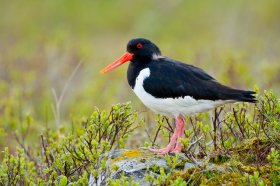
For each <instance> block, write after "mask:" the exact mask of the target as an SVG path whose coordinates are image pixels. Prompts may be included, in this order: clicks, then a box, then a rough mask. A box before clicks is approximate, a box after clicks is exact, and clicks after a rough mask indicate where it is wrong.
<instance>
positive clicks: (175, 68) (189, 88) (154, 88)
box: [143, 58, 256, 102]
mask: <svg viewBox="0 0 280 186" xmlns="http://www.w3.org/2000/svg"><path fill="white" fill-rule="evenodd" d="M149 68H150V76H149V78H146V79H145V80H144V83H143V86H144V89H145V91H147V92H148V93H150V94H151V95H153V96H154V97H157V98H178V97H184V96H191V97H193V98H194V99H204V100H237V101H245V102H255V101H256V100H255V96H254V95H253V94H255V92H253V91H244V90H237V89H233V88H230V87H227V86H224V85H222V84H220V83H219V82H217V81H216V80H215V79H214V78H213V77H211V76H210V75H208V74H207V73H206V72H204V71H203V70H202V69H200V68H197V67H194V66H192V65H187V64H184V63H180V62H177V61H173V60H171V59H168V58H164V59H161V60H160V61H157V62H156V61H154V62H152V63H150V65H149Z"/></svg>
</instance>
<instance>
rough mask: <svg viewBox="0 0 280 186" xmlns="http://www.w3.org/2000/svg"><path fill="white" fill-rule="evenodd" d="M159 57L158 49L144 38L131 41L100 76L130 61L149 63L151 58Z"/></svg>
mask: <svg viewBox="0 0 280 186" xmlns="http://www.w3.org/2000/svg"><path fill="white" fill-rule="evenodd" d="M159 55H161V52H160V50H159V48H158V47H157V46H156V45H155V44H154V43H152V42H151V41H149V40H148V39H144V38H136V39H131V40H130V41H129V42H128V44H127V51H126V53H125V54H124V55H123V56H122V57H120V58H119V59H118V60H116V61H115V62H113V63H112V64H111V65H108V66H107V67H105V68H104V69H103V70H101V71H100V72H101V73H102V74H104V73H106V72H109V71H111V70H113V69H115V68H117V67H118V66H120V65H122V64H123V63H125V62H128V61H131V62H134V61H142V62H145V61H150V60H151V59H152V58H153V57H155V56H159Z"/></svg>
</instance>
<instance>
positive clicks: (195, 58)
mask: <svg viewBox="0 0 280 186" xmlns="http://www.w3.org/2000/svg"><path fill="white" fill-rule="evenodd" d="M0 11H1V17H0V33H1V34H0V151H1V153H0V160H1V164H0V184H2V185H7V184H18V185H22V184H25V185H30V184H31V183H33V184H38V185H40V184H41V185H44V184H47V182H49V183H53V184H57V185H66V184H70V183H72V184H74V183H76V184H77V185H80V184H85V183H87V181H88V175H89V174H90V172H91V170H98V171H97V172H96V171H95V172H93V174H95V176H96V175H97V174H101V173H102V172H103V173H102V174H105V173H106V171H107V170H104V169H105V167H104V163H105V161H106V158H107V157H106V155H105V154H106V153H105V152H107V151H109V150H110V149H111V148H114V147H115V146H119V147H127V148H138V147H140V146H152V145H153V146H156V147H158V146H163V144H166V143H167V142H168V139H169V136H170V134H171V132H172V131H173V121H171V120H170V119H169V118H163V117H161V116H158V117H157V118H155V117H154V115H153V114H151V112H150V111H148V110H147V109H146V108H144V107H143V105H142V104H141V103H140V101H139V100H138V99H137V98H136V96H135V95H134V94H133V93H132V92H131V90H130V87H129V86H128V85H127V82H126V74H125V73H126V67H125V66H124V67H123V68H119V69H117V70H115V71H114V72H112V73H110V74H106V75H103V76H101V75H99V70H100V69H102V68H103V67H104V66H106V65H107V64H110V63H111V62H112V61H113V60H115V59H116V58H118V57H119V56H120V55H121V54H122V53H123V52H124V51H125V47H126V46H125V45H126V43H127V41H128V40H129V39H131V38H133V37H146V38H149V39H151V40H152V41H154V42H155V43H157V44H158V46H160V48H161V50H162V52H163V54H164V55H167V56H170V57H172V58H175V59H179V60H182V61H185V62H188V63H191V64H193V65H196V66H199V67H201V68H203V69H205V70H206V71H207V72H209V73H210V74H211V75H212V76H214V77H215V78H216V79H218V80H219V81H221V82H222V83H225V84H228V85H230V86H233V87H236V88H243V89H254V88H255V89H259V90H258V92H259V94H260V96H259V98H258V99H259V102H258V103H257V104H256V105H248V104H237V105H229V106H226V107H223V108H219V109H217V110H216V111H215V112H214V114H213V116H212V118H213V119H211V121H210V119H209V116H208V114H207V113H204V114H199V115H197V116H194V117H189V118H187V119H188V126H187V128H186V131H185V137H186V138H184V139H182V142H183V143H184V144H185V151H184V153H186V154H187V156H188V158H189V159H188V160H187V161H196V160H199V161H202V160H204V162H205V164H206V165H208V164H210V165H211V163H214V164H215V166H216V167H215V168H213V167H212V168H211V167H209V166H202V167H200V168H193V169H190V170H188V171H187V172H184V171H183V170H182V171H180V172H175V171H172V170H171V171H170V172H168V173H167V172H165V170H160V173H161V176H160V177H159V178H155V179H156V180H155V179H154V178H152V177H149V176H148V177H147V179H148V180H150V182H151V183H154V184H155V183H161V184H169V183H170V184H173V185H184V184H187V183H188V184H190V183H192V184H201V185H211V184H212V185H215V184H217V183H218V182H221V183H222V182H223V183H225V184H235V185H237V184H244V185H265V184H271V185H272V184H273V183H274V184H275V185H277V184H279V153H280V152H279V127H280V126H279V99H278V98H279V93H280V84H279V82H280V73H279V71H280V63H279V59H280V37H279V33H280V22H279V17H280V1H278V0H266V1H254V2H251V1H242V0H236V1H231V2H229V1H224V0H209V1H180V0H179V1H166V2H164V3H161V2H160V1H150V0H144V1H134V2H131V1H129V0H120V1H112V0H108V1H102V0H94V1H93V0H85V1H82V2H80V1H75V0H67V1H66V0H48V1H45V2H40V1H36V0H26V1H7V0H6V1H5V0H4V1H1V6H0ZM256 87H259V88H256ZM266 89H272V90H273V91H268V92H264V91H263V90H266ZM127 101H132V105H130V104H119V105H115V106H113V107H111V105H112V104H116V103H122V102H127ZM95 107H97V108H99V109H100V110H105V111H99V110H98V109H97V108H95ZM110 108H111V110H110ZM131 108H134V109H135V110H137V112H136V111H134V109H133V110H132V109H131ZM107 111H108V112H107ZM110 111H111V112H110ZM92 112H93V113H92ZM218 116H219V117H218ZM139 125H141V127H138V126H139ZM213 126H215V127H214V128H215V129H216V130H214V131H213ZM135 127H138V128H137V129H136V130H135ZM132 132H133V133H132ZM101 134H103V136H102V135H101ZM111 134H115V135H111ZM211 141H213V142H212V143H210V142H211ZM101 155H102V156H101ZM98 157H102V158H101V159H99V158H98ZM167 158H171V159H172V158H174V157H173V156H170V157H169V156H167ZM170 161H175V159H174V160H170ZM175 165H176V166H177V164H176V163H174V166H175ZM178 166H179V167H180V166H181V164H180V163H179V165H178ZM109 182H110V184H112V185H114V184H118V183H125V182H126V183H127V182H129V180H127V178H123V179H120V180H110V181H109ZM134 184H136V183H134Z"/></svg>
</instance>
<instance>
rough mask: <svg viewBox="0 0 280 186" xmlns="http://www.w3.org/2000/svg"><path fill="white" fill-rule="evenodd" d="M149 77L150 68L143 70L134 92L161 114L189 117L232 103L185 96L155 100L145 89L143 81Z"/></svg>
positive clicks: (149, 106)
mask: <svg viewBox="0 0 280 186" xmlns="http://www.w3.org/2000/svg"><path fill="white" fill-rule="evenodd" d="M149 76H150V70H149V69H148V68H145V69H143V70H141V71H140V73H139V75H138V77H137V79H136V82H135V86H134V89H133V91H134V92H135V94H136V95H137V96H138V97H139V99H140V100H141V101H142V102H143V104H144V105H145V106H147V107H148V108H149V109H151V110H152V111H154V112H156V113H159V114H163V115H168V116H175V117H177V116H179V115H183V116H189V115H193V114H195V113H198V112H205V111H208V110H211V109H213V108H216V107H218V106H220V105H223V104H225V103H228V102H231V101H224V100H217V101H211V100H195V99H194V98H192V97H191V96H185V97H184V98H182V97H180V98H155V97H153V96H152V95H151V94H149V93H147V92H146V91H145V90H144V87H143V81H144V80H145V79H146V78H147V77H149Z"/></svg>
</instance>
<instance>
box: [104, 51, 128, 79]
mask: <svg viewBox="0 0 280 186" xmlns="http://www.w3.org/2000/svg"><path fill="white" fill-rule="evenodd" d="M132 59H133V54H131V53H129V52H126V53H125V54H124V55H123V56H122V57H121V58H119V59H118V60H116V61H115V62H113V63H112V64H111V65H108V66H107V67H105V68H104V69H103V70H101V71H100V73H101V74H105V73H106V72H109V71H111V70H113V69H115V68H117V67H118V66H120V65H122V64H124V63H125V62H127V61H131V60H132Z"/></svg>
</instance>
